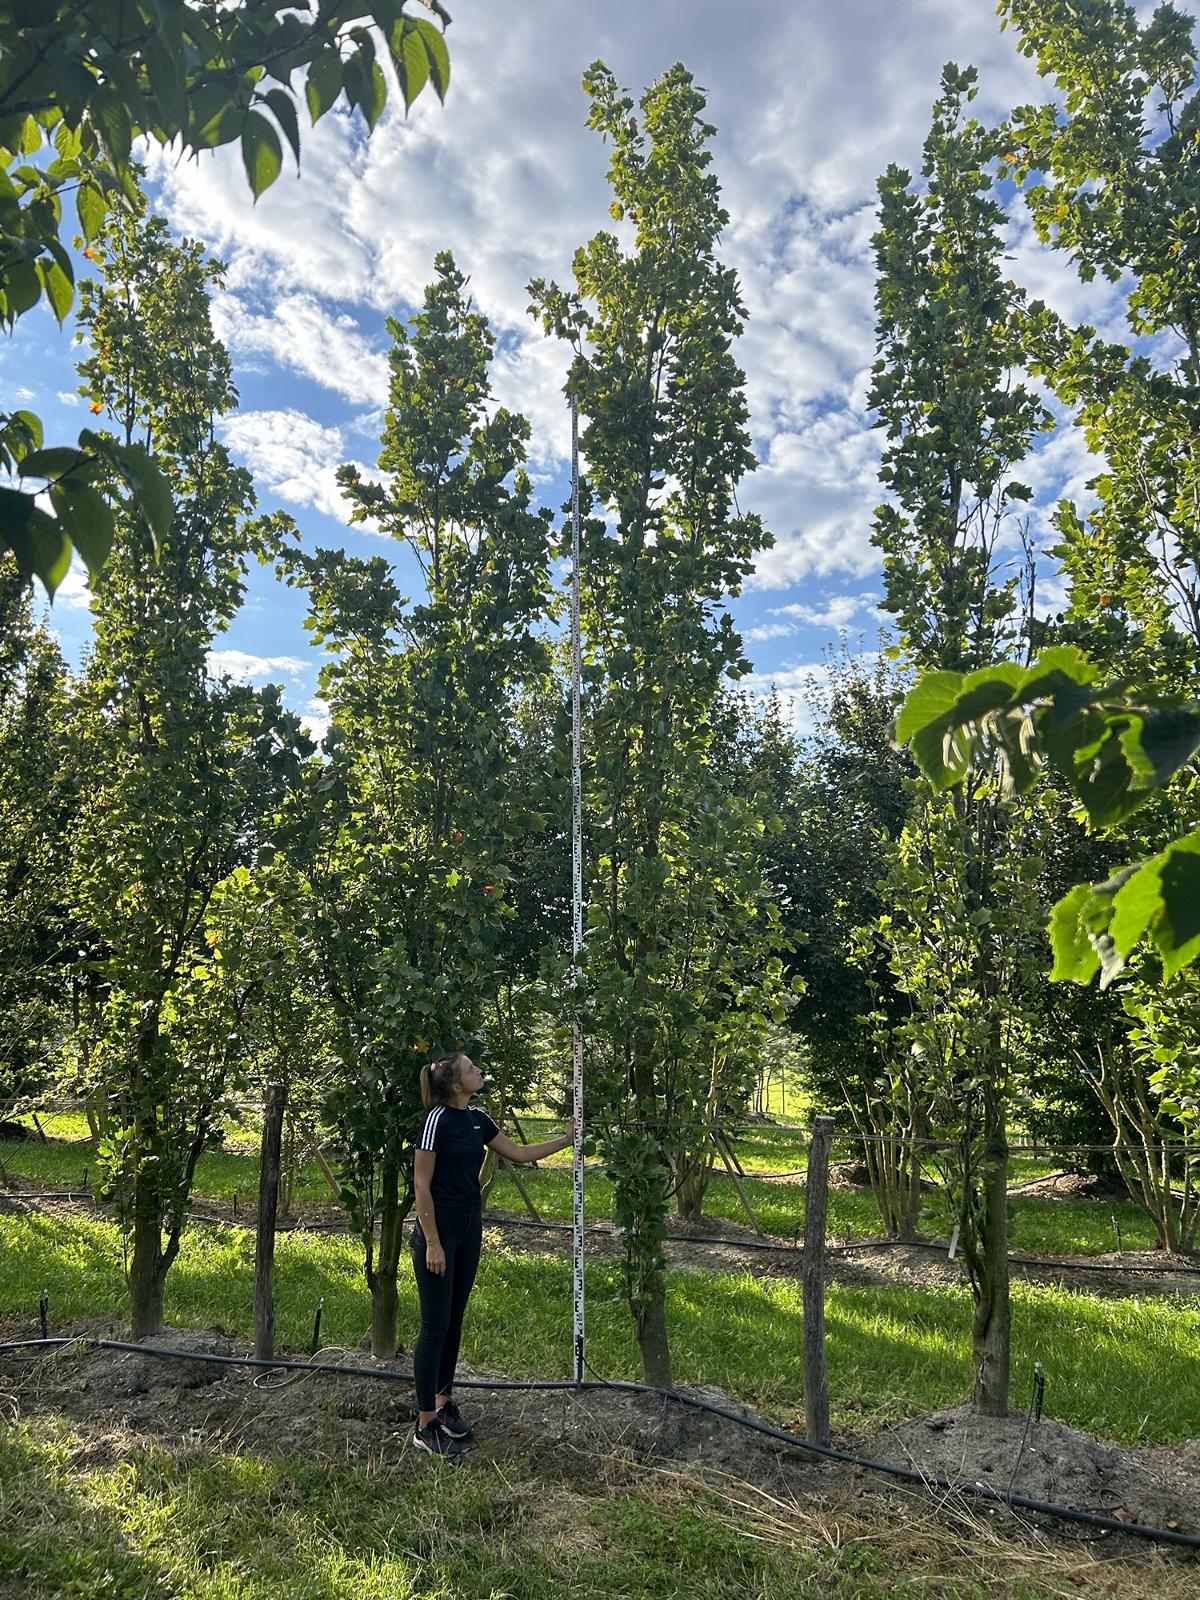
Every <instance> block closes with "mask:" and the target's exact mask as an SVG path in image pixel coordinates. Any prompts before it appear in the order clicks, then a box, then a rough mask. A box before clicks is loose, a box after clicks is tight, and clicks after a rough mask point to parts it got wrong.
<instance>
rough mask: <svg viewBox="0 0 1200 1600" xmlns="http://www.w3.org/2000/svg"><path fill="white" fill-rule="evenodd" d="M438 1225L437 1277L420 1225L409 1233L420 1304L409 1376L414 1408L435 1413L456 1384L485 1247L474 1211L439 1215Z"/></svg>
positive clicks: (480, 1220) (480, 1218) (478, 1215)
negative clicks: (442, 1260) (441, 1268)
mask: <svg viewBox="0 0 1200 1600" xmlns="http://www.w3.org/2000/svg"><path fill="white" fill-rule="evenodd" d="M437 1225H438V1237H439V1239H440V1240H441V1243H442V1249H443V1251H444V1252H445V1256H446V1270H445V1272H444V1273H442V1274H440V1275H439V1274H438V1273H436V1272H430V1271H429V1269H428V1267H427V1266H426V1265H425V1235H424V1233H423V1232H422V1230H421V1224H420V1223H419V1222H418V1224H417V1226H416V1227H415V1228H414V1229H413V1233H412V1258H413V1271H414V1272H415V1273H416V1275H417V1294H418V1295H419V1296H420V1299H421V1331H420V1332H419V1333H418V1334H417V1347H416V1349H415V1350H414V1351H413V1372H414V1375H415V1377H416V1380H417V1405H418V1406H419V1407H420V1409H421V1410H422V1411H433V1410H435V1409H436V1405H437V1396H438V1395H439V1394H449V1393H450V1389H451V1386H452V1384H453V1383H454V1369H455V1367H456V1366H457V1365H458V1345H459V1340H460V1339H461V1338H462V1325H463V1313H464V1312H465V1311H466V1309H467V1301H468V1300H469V1299H470V1296H471V1288H472V1285H473V1284H474V1282H475V1272H476V1269H477V1267H478V1266H479V1247H480V1245H481V1243H482V1242H483V1217H482V1214H481V1213H480V1212H479V1211H478V1210H476V1209H474V1208H473V1209H472V1210H470V1211H468V1212H466V1213H465V1214H458V1215H455V1214H454V1213H453V1212H451V1213H449V1214H447V1215H446V1216H441V1215H439V1216H438V1219H437Z"/></svg>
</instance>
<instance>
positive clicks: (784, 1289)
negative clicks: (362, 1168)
mask: <svg viewBox="0 0 1200 1600" xmlns="http://www.w3.org/2000/svg"><path fill="white" fill-rule="evenodd" d="M253 1252H254V1241H253V1235H252V1234H250V1233H249V1232H247V1231H245V1230H243V1229H240V1228H232V1227H231V1228H224V1227H221V1228H211V1227H206V1228H196V1229H194V1230H193V1231H192V1232H190V1233H189V1234H188V1236H187V1238H186V1241H185V1245H184V1248H183V1250H182V1251H181V1253H180V1257H179V1260H178V1261H177V1263H176V1265H175V1266H174V1268H173V1269H172V1271H171V1275H170V1277H169V1278H168V1280H167V1295H166V1315H167V1320H168V1321H169V1322H171V1323H173V1324H176V1325H177V1326H181V1327H210V1326H213V1325H214V1324H216V1325H219V1326H221V1327H222V1328H224V1329H225V1330H227V1331H228V1332H230V1333H232V1334H236V1335H241V1336H249V1334H250V1332H251V1327H252V1321H251V1273H252V1266H253ZM276 1270H277V1326H278V1337H279V1342H280V1345H281V1346H282V1347H285V1348H292V1349H303V1348H304V1347H305V1346H306V1344H307V1341H308V1339H309V1335H310V1332H311V1328H312V1322H313V1314H314V1311H315V1309H316V1307H317V1305H318V1303H319V1302H321V1301H322V1300H323V1301H324V1312H323V1320H322V1340H323V1342H324V1343H326V1344H329V1345H342V1346H356V1345H357V1344H358V1343H359V1340H360V1339H361V1337H362V1335H363V1334H364V1332H365V1330H366V1328H367V1325H368V1301H367V1294H366V1290H365V1287H364V1286H363V1281H362V1268H361V1260H360V1256H359V1252H358V1248H357V1246H356V1244H355V1242H354V1241H352V1240H350V1239H348V1238H346V1237H344V1236H328V1235H316V1234H303V1233H295V1234H285V1235H283V1236H281V1237H280V1240H279V1244H278V1252H277V1269H276ZM43 1288H47V1289H49V1291H50V1315H51V1319H52V1321H53V1322H54V1323H56V1324H59V1325H62V1324H67V1323H70V1322H73V1321H74V1320H76V1319H78V1318H81V1317H88V1316H96V1315H98V1314H102V1313H108V1314H112V1315H117V1316H121V1315H123V1314H124V1311H125V1286H124V1279H123V1271H122V1259H121V1246H120V1238H119V1234H118V1232H117V1230H116V1228H115V1227H114V1226H113V1224H111V1223H110V1222H108V1221H106V1220H104V1219H102V1218H98V1217H90V1216H72V1215H61V1214H60V1215H55V1216H48V1215H45V1214H30V1215H25V1216H8V1217H0V1318H3V1319H4V1320H5V1322H6V1323H7V1324H8V1325H9V1326H10V1327H14V1326H18V1325H23V1326H25V1327H27V1328H30V1329H34V1328H35V1327H36V1320H37V1299H38V1296H39V1294H40V1292H41V1290H42V1289H43ZM587 1291H588V1348H589V1358H590V1361H591V1364H592V1366H593V1367H594V1368H595V1369H596V1371H597V1372H598V1373H600V1374H602V1375H603V1376H606V1377H614V1378H636V1377H638V1376H639V1367H638V1360H637V1352H636V1348H635V1345H634V1340H633V1335H632V1331H631V1326H630V1321H629V1315H628V1311H627V1310H626V1307H625V1304H624V1301H623V1298H622V1294H621V1283H620V1275H619V1271H618V1269H617V1267H616V1266H615V1265H610V1264H608V1263H595V1264H591V1265H589V1267H588V1269H587ZM400 1293H401V1305H400V1340H401V1343H402V1344H405V1345H409V1346H411V1344H412V1340H413V1338H414V1336H415V1331H416V1296H415V1290H414V1287H413V1282H412V1278H411V1275H410V1274H409V1273H408V1271H407V1270H402V1271H401V1275H400ZM1013 1304H1014V1359H1013V1371H1014V1396H1015V1400H1016V1402H1017V1403H1020V1402H1021V1399H1022V1398H1023V1396H1024V1392H1025V1389H1026V1386H1027V1384H1028V1383H1029V1382H1030V1379H1031V1374H1032V1370H1033V1363H1034V1362H1035V1361H1040V1362H1041V1363H1042V1366H1043V1368H1044V1369H1045V1372H1046V1381H1047V1408H1048V1412H1049V1414H1050V1415H1052V1416H1054V1417H1056V1418H1058V1419H1059V1420H1060V1421H1063V1422H1067V1423H1070V1424H1071V1425H1072V1426H1074V1427H1078V1428H1084V1429H1087V1430H1088V1431H1090V1432H1094V1433H1099V1434H1103V1435H1106V1436H1108V1437H1111V1438H1114V1439H1121V1440H1130V1441H1132V1440H1159V1441H1163V1442H1169V1441H1172V1440H1180V1439H1187V1438H1194V1437H1196V1436H1197V1435H1200V1362H1197V1361H1196V1357H1195V1352H1196V1349H1197V1348H1198V1347H1200V1297H1192V1298H1186V1299H1183V1298H1175V1297H1169V1298H1163V1299H1152V1298H1146V1299H1120V1300H1113V1299H1101V1298H1099V1297H1097V1296H1092V1295H1087V1294H1078V1293H1074V1292H1070V1291H1067V1290H1063V1289H1058V1288H1051V1287H1045V1286H1037V1285H1030V1284H1015V1285H1014V1286H1013ZM668 1323H669V1327H670V1334H671V1347H672V1353H673V1356H674V1360H675V1367H676V1377H677V1380H678V1381H681V1382H702V1383H714V1384H717V1385H719V1386H720V1387H721V1388H723V1389H726V1390H728V1391H729V1392H730V1393H732V1394H735V1395H738V1396H740V1397H741V1398H742V1399H744V1400H747V1401H749V1402H750V1403H751V1404H753V1405H755V1406H758V1407H761V1408H762V1409H763V1410H765V1411H767V1412H769V1413H770V1414H772V1415H773V1416H776V1417H778V1418H780V1419H783V1420H784V1421H786V1422H789V1423H790V1422H792V1421H794V1420H795V1419H796V1418H797V1417H798V1416H799V1415H800V1414H801V1413H802V1409H803V1375H802V1337H801V1333H802V1310H801V1297H800V1286H799V1284H798V1283H796V1282H794V1281H791V1280H786V1279H771V1278H761V1277H755V1276H752V1275H750V1274H744V1273H743V1274H726V1273H700V1272H677V1273H672V1274H671V1275H670V1279H669V1286H668ZM826 1324H827V1335H828V1360H829V1382H830V1391H831V1402H832V1413H833V1418H834V1424H835V1427H837V1428H839V1429H841V1430H844V1431H848V1432H851V1433H863V1432H869V1431H872V1430H874V1429H876V1428H877V1427H878V1426H880V1425H882V1424H883V1423H884V1422H890V1421H896V1420H899V1419H902V1418H907V1417H910V1416H914V1415H918V1414H920V1413H922V1412H925V1411H931V1410H934V1409H936V1408H938V1407H941V1406H946V1405H953V1404H956V1403H957V1402H958V1401H960V1400H962V1399H963V1398H965V1396H966V1394H967V1393H968V1391H969V1387H970V1378H969V1359H968V1330H969V1325H970V1297H969V1292H968V1291H967V1289H966V1288H963V1287H958V1286H954V1287H949V1288H945V1287H942V1288H926V1287H919V1288H918V1287H913V1286H911V1285H905V1284H882V1285H877V1286H872V1287H870V1288H861V1289H860V1288H856V1287H850V1286H845V1285H841V1284H833V1285H831V1286H830V1288H829V1291H828V1295H827V1302H826ZM570 1347H571V1302H570V1292H569V1265H568V1263H567V1262H566V1261H564V1260H560V1259H558V1258H554V1257H544V1256H527V1255H522V1254H520V1253H518V1252H517V1251H515V1250H512V1249H510V1248H508V1247H507V1246H505V1244H504V1243H503V1242H502V1241H501V1240H500V1239H499V1238H498V1237H497V1236H495V1235H491V1236H489V1239H488V1244H487V1247H486V1249H485V1255H484V1260H483V1264H482V1267H481V1270H480V1276H479V1282H478V1286H477V1288H476V1291H475V1295H474V1298H473V1299H472V1302H471V1315H470V1317H469V1319H468V1325H467V1329H466V1333H465V1339H464V1347H463V1354H464V1358H465V1359H466V1360H467V1361H468V1362H470V1363H471V1364H472V1365H474V1366H476V1367H477V1368H480V1369H482V1370H485V1371H488V1372H494V1373H505V1374H507V1375H509V1376H529V1377H564V1376H569V1361H570V1354H569V1353H570Z"/></svg>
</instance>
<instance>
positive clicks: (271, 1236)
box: [254, 1083, 287, 1361]
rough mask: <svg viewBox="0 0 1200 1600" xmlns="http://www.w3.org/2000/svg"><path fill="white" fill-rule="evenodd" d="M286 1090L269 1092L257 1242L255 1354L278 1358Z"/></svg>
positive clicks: (266, 1358)
mask: <svg viewBox="0 0 1200 1600" xmlns="http://www.w3.org/2000/svg"><path fill="white" fill-rule="evenodd" d="M286 1105H287V1088H286V1086H285V1085H284V1084H282V1083H272V1084H270V1085H269V1086H268V1088H267V1095H266V1107H265V1114H264V1117H263V1132H262V1156H261V1160H260V1164H259V1170H258V1237H257V1238H256V1240H255V1242H254V1354H255V1356H256V1357H257V1358H258V1360H260V1361H271V1360H273V1359H274V1357H275V1216H276V1212H277V1210H278V1207H279V1152H280V1145H281V1143H282V1140H283V1112H284V1107H285V1106H286Z"/></svg>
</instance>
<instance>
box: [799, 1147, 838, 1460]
mask: <svg viewBox="0 0 1200 1600" xmlns="http://www.w3.org/2000/svg"><path fill="white" fill-rule="evenodd" d="M832 1143H833V1118H832V1117H816V1118H815V1119H814V1121H813V1134H812V1143H811V1144H810V1145H809V1147H808V1173H807V1176H806V1178H805V1183H804V1257H803V1263H802V1268H801V1270H802V1273H803V1282H804V1415H805V1419H806V1421H807V1425H808V1438H809V1440H810V1442H811V1443H813V1444H821V1445H827V1444H828V1443H829V1381H828V1378H827V1377H826V1373H825V1218H826V1213H827V1211H828V1206H829V1149H830V1146H831V1144H832Z"/></svg>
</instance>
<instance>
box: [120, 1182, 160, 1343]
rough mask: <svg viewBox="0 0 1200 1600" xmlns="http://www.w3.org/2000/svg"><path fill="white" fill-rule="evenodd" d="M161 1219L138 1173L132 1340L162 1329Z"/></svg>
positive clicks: (131, 1263)
mask: <svg viewBox="0 0 1200 1600" xmlns="http://www.w3.org/2000/svg"><path fill="white" fill-rule="evenodd" d="M166 1276H167V1274H166V1268H165V1266H164V1265H163V1260H162V1218H161V1217H160V1215H159V1211H158V1206H157V1204H156V1203H155V1199H154V1196H153V1194H152V1193H150V1192H149V1189H148V1185H147V1182H146V1179H145V1178H144V1177H143V1175H142V1174H141V1173H139V1174H138V1175H137V1177H136V1178H135V1179H134V1186H133V1253H132V1255H131V1256H130V1260H129V1323H130V1327H131V1328H132V1330H133V1337H134V1339H148V1338H151V1337H152V1336H153V1335H154V1334H157V1333H161V1332H162V1329H163V1284H164V1283H165V1281H166Z"/></svg>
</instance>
